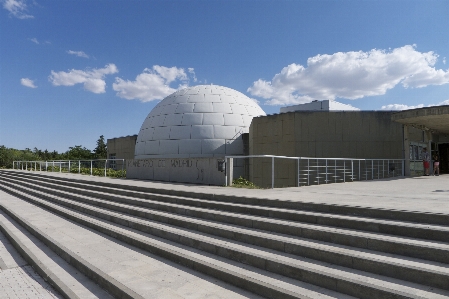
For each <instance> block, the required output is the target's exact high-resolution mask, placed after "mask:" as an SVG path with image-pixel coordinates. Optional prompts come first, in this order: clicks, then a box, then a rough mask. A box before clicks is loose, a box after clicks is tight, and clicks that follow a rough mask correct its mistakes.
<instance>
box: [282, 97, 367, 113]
mask: <svg viewBox="0 0 449 299" xmlns="http://www.w3.org/2000/svg"><path fill="white" fill-rule="evenodd" d="M311 110H326V111H329V110H335V111H359V110H360V109H358V108H355V107H353V106H351V105H346V104H343V103H339V102H336V101H329V100H324V101H313V102H311V103H306V104H300V105H294V106H287V107H281V109H280V112H281V113H286V112H294V111H311Z"/></svg>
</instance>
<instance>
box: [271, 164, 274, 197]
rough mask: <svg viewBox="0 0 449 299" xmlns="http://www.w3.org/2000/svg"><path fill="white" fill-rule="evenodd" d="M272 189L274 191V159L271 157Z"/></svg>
mask: <svg viewBox="0 0 449 299" xmlns="http://www.w3.org/2000/svg"><path fill="white" fill-rule="evenodd" d="M271 189H274V157H271Z"/></svg>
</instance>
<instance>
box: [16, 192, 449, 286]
mask: <svg viewBox="0 0 449 299" xmlns="http://www.w3.org/2000/svg"><path fill="white" fill-rule="evenodd" d="M22 191H23V192H27V191H29V190H22ZM30 193H32V192H30ZM34 195H38V194H34ZM40 197H42V196H40ZM46 199H47V200H50V201H52V202H55V203H57V204H61V205H64V206H67V207H69V208H71V209H74V210H78V211H80V212H83V213H87V214H89V215H92V216H95V217H98V218H102V219H105V220H108V221H112V222H114V223H117V224H121V225H124V226H128V227H131V228H134V229H137V230H140V231H143V232H145V233H150V234H152V235H155V236H157V237H161V238H164V239H167V240H170V241H174V242H177V243H180V244H183V245H186V246H189V247H193V248H195V249H199V250H203V251H206V252H209V253H212V254H216V255H219V256H222V257H225V258H229V259H233V260H236V261H238V262H243V263H246V264H250V265H252V266H254V267H258V268H261V269H264V270H269V271H272V272H274V273H277V274H281V275H285V276H288V277H291V278H294V279H300V278H298V277H303V278H302V279H301V280H302V281H305V282H309V283H314V284H316V282H315V281H310V280H308V278H307V277H310V276H312V277H313V275H314V274H312V273H304V271H301V270H300V269H297V268H294V267H291V266H288V265H285V264H280V263H276V262H274V261H270V260H266V259H261V258H257V257H255V256H248V255H246V254H244V253H241V252H238V251H236V250H233V249H231V248H227V247H219V246H216V245H215V244H210V243H206V242H202V241H201V240H195V239H191V238H188V237H185V236H183V235H180V234H176V233H172V232H169V231H166V230H163V229H158V228H155V227H150V226H148V225H147V224H142V223H138V222H134V221H129V220H126V219H122V218H120V217H116V216H112V215H108V214H106V213H101V212H97V211H92V210H90V209H86V208H84V207H80V206H78V205H73V204H70V203H67V202H65V201H61V200H57V199H54V198H51V197H46ZM196 229H197V230H198V231H201V232H204V233H208V234H213V235H218V236H221V237H225V238H230V239H234V240H237V241H243V242H246V243H250V244H254V245H257V246H262V247H269V248H272V249H275V250H279V251H282V252H286V253H292V254H296V255H299V256H304V257H309V258H312V259H315V260H322V261H327V262H330V263H333V264H335V261H339V262H338V263H337V264H339V265H341V266H345V267H349V268H354V269H358V270H362V271H367V272H371V273H376V274H380V275H386V276H390V277H394V278H398V279H403V280H408V281H412V282H416V283H422V282H423V281H426V282H427V283H428V284H429V285H430V286H433V287H437V288H446V289H449V277H448V276H444V275H440V276H435V274H434V273H428V272H425V271H419V270H416V269H410V268H406V267H401V266H392V265H385V264H381V263H378V262H377V263H376V262H375V261H367V260H363V259H360V258H354V257H350V256H349V257H348V256H342V255H337V254H334V255H332V254H328V252H319V251H316V250H313V249H310V248H304V247H300V246H297V245H294V244H286V243H284V242H279V241H276V240H272V239H266V238H258V237H257V236H249V235H246V234H245V235H244V234H240V235H239V234H235V233H234V234H233V233H232V232H229V231H224V230H220V229H218V228H213V227H205V226H198V227H196ZM220 232H221V233H220ZM267 245H271V246H267ZM323 257H324V258H323ZM268 265H270V266H268ZM392 274H393V275H392ZM298 275H299V276H298ZM322 279H323V278H321V280H322ZM332 285H333V284H331V285H330V286H329V285H322V286H323V287H326V288H330V287H332Z"/></svg>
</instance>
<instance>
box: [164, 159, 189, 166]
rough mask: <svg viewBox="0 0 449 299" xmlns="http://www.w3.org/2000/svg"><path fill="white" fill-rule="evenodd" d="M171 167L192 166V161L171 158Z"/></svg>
mask: <svg viewBox="0 0 449 299" xmlns="http://www.w3.org/2000/svg"><path fill="white" fill-rule="evenodd" d="M170 164H171V167H192V165H193V161H192V160H190V159H172V160H171V161H170Z"/></svg>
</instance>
